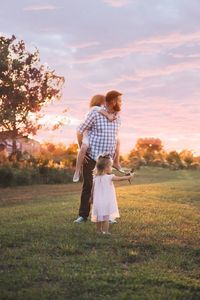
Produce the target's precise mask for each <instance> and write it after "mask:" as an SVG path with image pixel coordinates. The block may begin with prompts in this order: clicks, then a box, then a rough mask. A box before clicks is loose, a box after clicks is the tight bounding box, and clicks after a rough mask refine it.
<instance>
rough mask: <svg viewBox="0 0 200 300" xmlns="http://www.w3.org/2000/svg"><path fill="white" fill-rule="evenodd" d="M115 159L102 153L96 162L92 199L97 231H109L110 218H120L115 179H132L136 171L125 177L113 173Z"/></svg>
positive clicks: (106, 232) (93, 217) (92, 217)
mask: <svg viewBox="0 0 200 300" xmlns="http://www.w3.org/2000/svg"><path fill="white" fill-rule="evenodd" d="M112 164H113V161H112V159H111V157H110V155H100V156H99V157H98V159H97V162H96V168H95V173H94V180H93V188H92V196H91V198H92V199H91V200H92V203H93V207H92V216H91V221H92V222H95V223H96V228H97V233H103V234H110V233H109V220H114V219H115V218H119V210H118V205H117V199H116V193H115V187H114V184H113V181H122V180H130V179H131V178H132V177H133V175H134V173H130V175H126V176H123V177H119V176H115V175H114V174H111V172H112Z"/></svg>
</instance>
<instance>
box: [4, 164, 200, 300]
mask: <svg viewBox="0 0 200 300" xmlns="http://www.w3.org/2000/svg"><path fill="white" fill-rule="evenodd" d="M80 189H81V185H80V184H69V185H46V186H45V185H43V186H29V187H18V188H7V189H0V204H1V209H0V222H1V226H0V239H1V253H0V259H1V263H0V291H1V292H0V299H6V300H8V299H27V300H31V299H52V300H56V299H81V300H86V299H91V300H96V299H103V300H106V299H114V300H115V299H116V300H117V299H119V300H123V299H128V300H129V299H134V300H136V299H152V300H156V299H169V300H173V299H181V300H183V299H185V300H189V299H200V212H199V208H200V171H186V170H181V171H170V170H167V169H158V168H143V169H141V170H139V171H137V176H136V178H135V180H134V182H133V183H132V184H131V185H129V184H128V183H123V184H118V186H117V195H118V203H119V208H120V213H121V218H120V220H119V222H118V224H116V225H112V227H111V232H112V235H111V236H109V237H108V236H99V235H96V233H95V227H94V224H92V223H91V222H90V221H88V222H86V223H84V224H79V225H77V224H73V220H74V218H75V217H76V216H77V209H78V206H79V194H80Z"/></svg>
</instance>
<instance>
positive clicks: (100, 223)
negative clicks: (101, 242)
mask: <svg viewBox="0 0 200 300" xmlns="http://www.w3.org/2000/svg"><path fill="white" fill-rule="evenodd" d="M96 228H97V233H101V232H102V222H97V223H96Z"/></svg>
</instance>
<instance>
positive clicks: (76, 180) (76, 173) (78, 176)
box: [73, 172, 80, 182]
mask: <svg viewBox="0 0 200 300" xmlns="http://www.w3.org/2000/svg"><path fill="white" fill-rule="evenodd" d="M79 179H80V175H79V172H75V173H74V177H73V182H78V181H79Z"/></svg>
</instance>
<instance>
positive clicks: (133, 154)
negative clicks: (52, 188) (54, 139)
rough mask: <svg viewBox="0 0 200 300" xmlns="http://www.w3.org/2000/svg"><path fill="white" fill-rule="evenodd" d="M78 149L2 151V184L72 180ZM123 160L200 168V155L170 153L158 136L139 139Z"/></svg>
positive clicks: (48, 147)
mask: <svg viewBox="0 0 200 300" xmlns="http://www.w3.org/2000/svg"><path fill="white" fill-rule="evenodd" d="M0 150H1V149H0ZM77 152H78V146H77V144H71V145H70V146H69V147H66V146H65V145H63V144H53V143H44V144H42V145H41V151H40V154H39V155H38V154H37V155H33V154H31V155H30V154H29V153H28V152H27V151H25V152H24V153H21V152H20V151H17V152H16V153H15V154H11V155H5V153H4V151H3V150H2V151H0V186H1V187H7V186H16V185H30V184H59V183H69V182H72V176H73V172H74V168H75V163H76V156H77ZM120 159H121V165H122V167H126V168H132V167H134V168H140V167H141V166H154V167H161V168H170V169H171V170H178V169H193V170H196V169H200V156H195V155H194V153H193V152H192V151H190V150H183V151H181V152H177V151H170V152H167V151H165V150H164V147H163V144H162V142H161V140H160V139H155V138H144V139H141V138H140V139H138V140H137V143H136V145H135V147H134V148H133V149H132V150H131V151H130V153H129V154H128V155H127V156H126V157H125V156H121V157H120Z"/></svg>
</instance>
